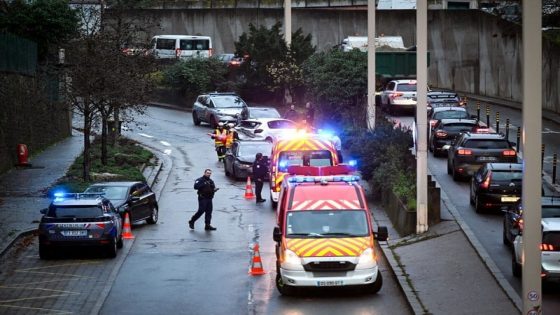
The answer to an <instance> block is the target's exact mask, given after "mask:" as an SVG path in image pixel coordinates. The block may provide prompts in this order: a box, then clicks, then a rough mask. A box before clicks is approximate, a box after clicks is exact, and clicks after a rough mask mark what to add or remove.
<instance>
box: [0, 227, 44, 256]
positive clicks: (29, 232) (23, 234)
mask: <svg viewBox="0 0 560 315" xmlns="http://www.w3.org/2000/svg"><path fill="white" fill-rule="evenodd" d="M37 231H38V229H29V230H24V231H23V232H20V233H18V235H16V236H14V237H13V238H12V240H11V241H10V242H8V244H7V245H6V246H4V248H3V249H2V250H1V251H0V257H3V256H4V255H5V254H6V253H7V252H8V250H9V249H10V248H12V246H14V244H15V243H17V242H19V240H20V239H22V238H24V237H26V236H29V235H32V234H36V233H37Z"/></svg>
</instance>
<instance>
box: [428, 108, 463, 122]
mask: <svg viewBox="0 0 560 315" xmlns="http://www.w3.org/2000/svg"><path fill="white" fill-rule="evenodd" d="M465 118H470V117H469V114H468V113H467V112H466V111H462V110H444V111H441V112H436V113H434V116H432V119H438V120H439V119H465Z"/></svg>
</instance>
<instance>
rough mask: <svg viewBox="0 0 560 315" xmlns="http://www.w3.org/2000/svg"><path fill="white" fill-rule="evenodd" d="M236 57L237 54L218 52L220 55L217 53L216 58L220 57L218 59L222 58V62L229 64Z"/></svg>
mask: <svg viewBox="0 0 560 315" xmlns="http://www.w3.org/2000/svg"><path fill="white" fill-rule="evenodd" d="M234 57H235V54H218V55H216V58H218V60H220V61H221V62H223V63H225V64H227V63H228V62H229V61H230V60H231V59H233V58H234Z"/></svg>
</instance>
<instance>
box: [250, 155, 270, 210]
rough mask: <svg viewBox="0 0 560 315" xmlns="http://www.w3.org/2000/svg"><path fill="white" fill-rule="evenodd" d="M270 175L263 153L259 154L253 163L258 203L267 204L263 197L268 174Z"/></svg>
mask: <svg viewBox="0 0 560 315" xmlns="http://www.w3.org/2000/svg"><path fill="white" fill-rule="evenodd" d="M267 173H268V165H267V163H266V159H265V158H264V157H263V155H262V153H260V152H259V153H257V155H256V156H255V161H254V162H253V181H254V182H255V195H257V203H260V202H265V201H266V199H263V198H262V196H261V193H262V189H263V185H264V181H265V179H266V174H267Z"/></svg>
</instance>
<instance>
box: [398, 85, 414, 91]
mask: <svg viewBox="0 0 560 315" xmlns="http://www.w3.org/2000/svg"><path fill="white" fill-rule="evenodd" d="M397 91H400V92H416V84H410V83H399V84H398V85H397Z"/></svg>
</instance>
